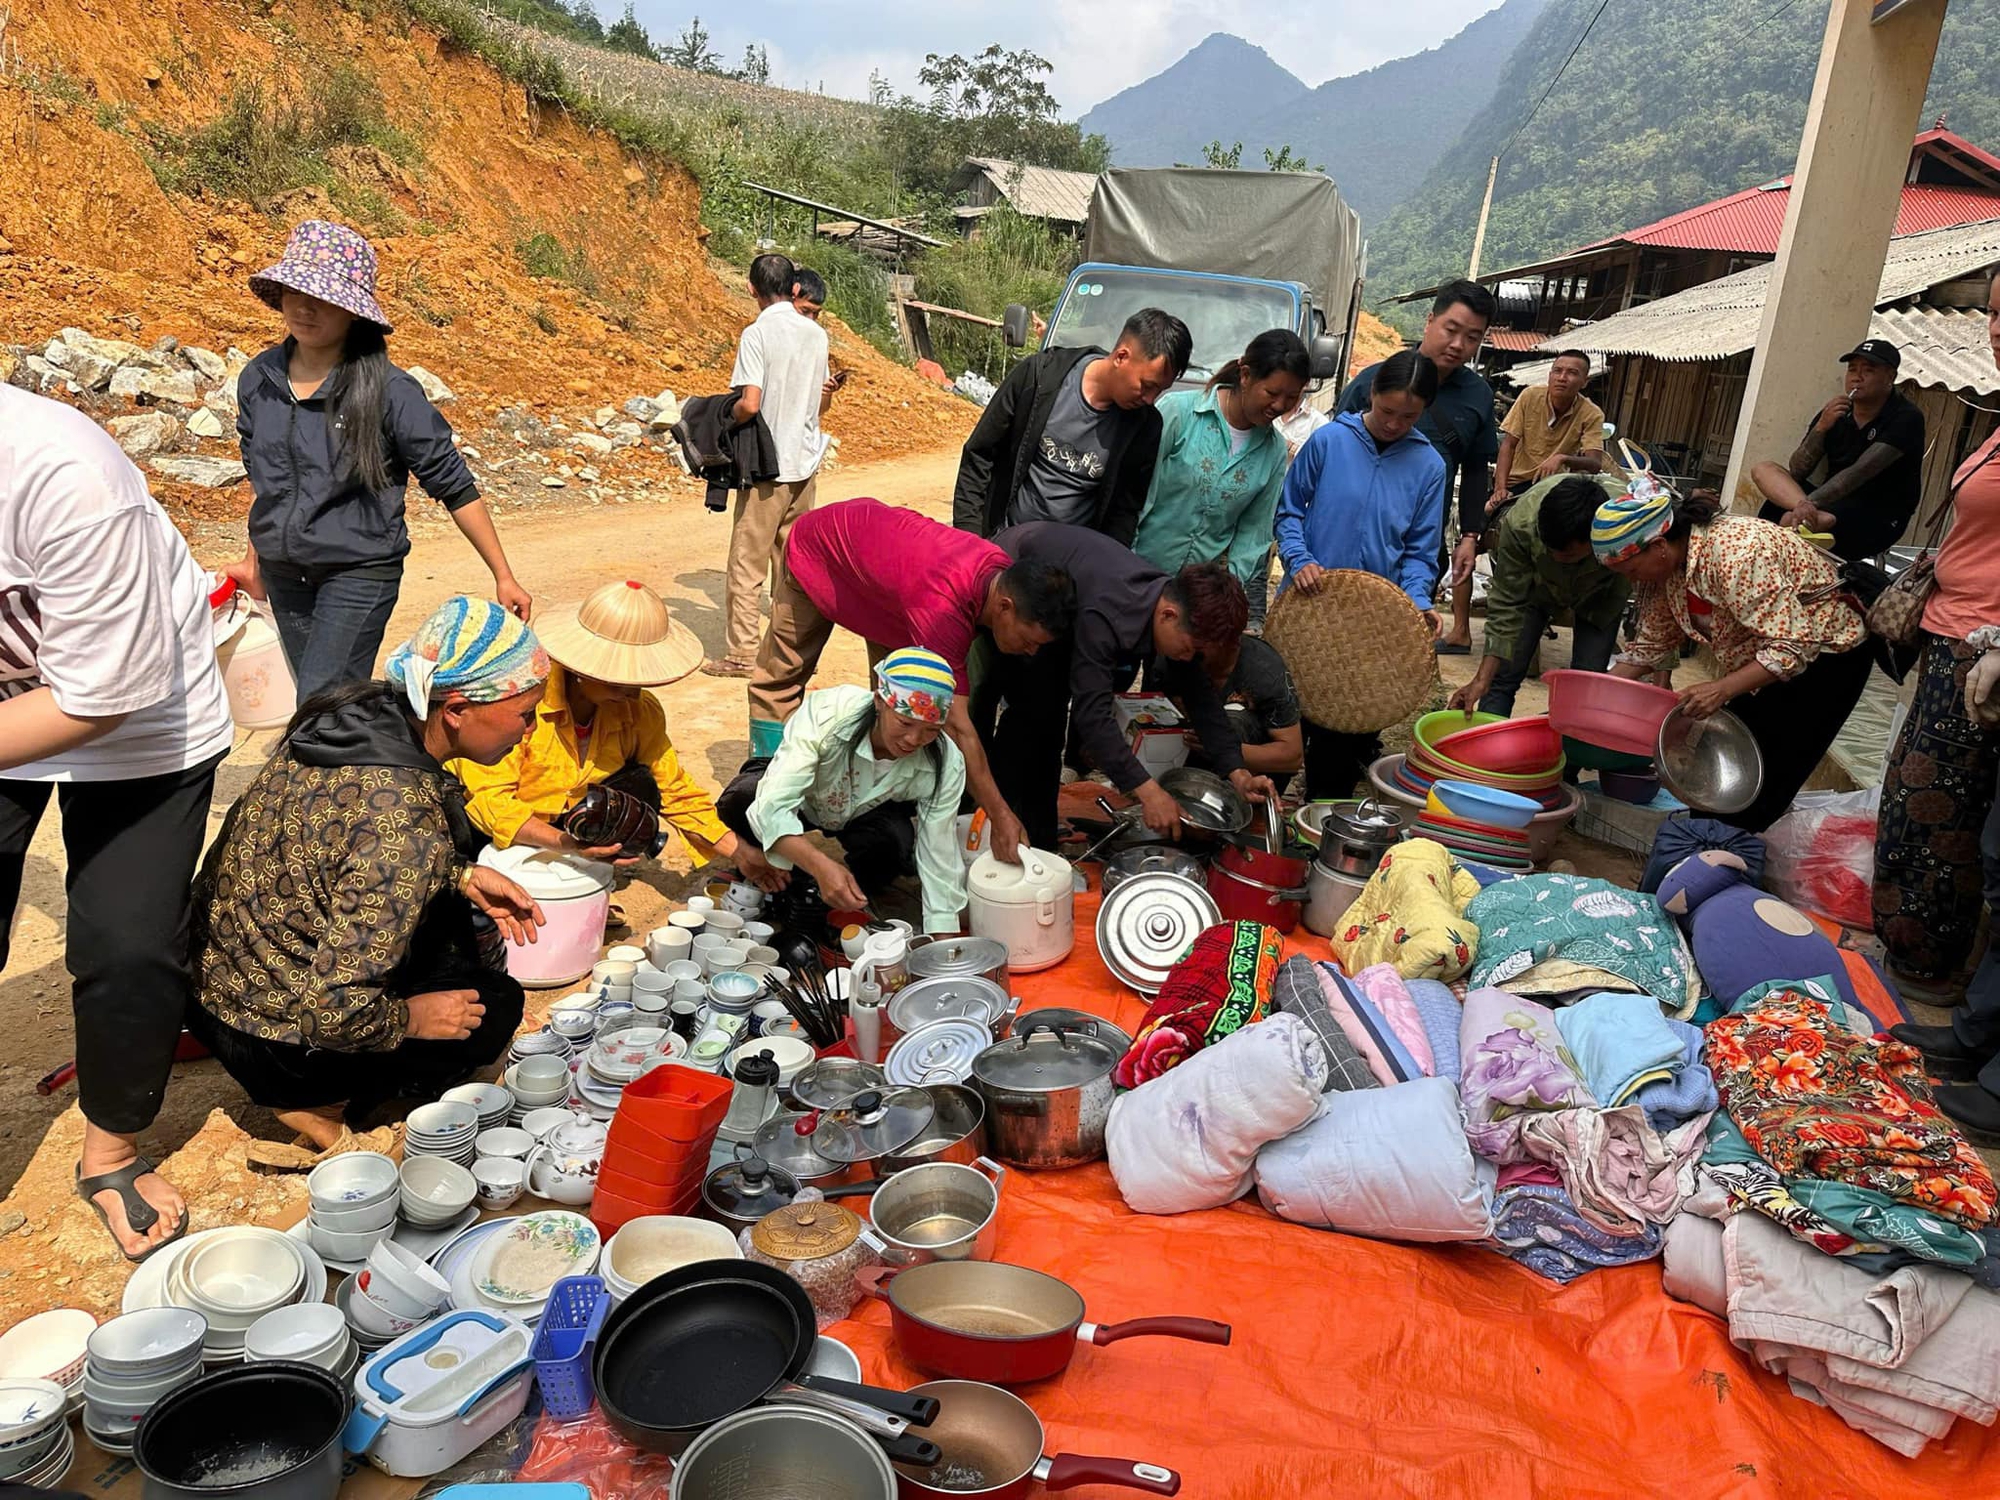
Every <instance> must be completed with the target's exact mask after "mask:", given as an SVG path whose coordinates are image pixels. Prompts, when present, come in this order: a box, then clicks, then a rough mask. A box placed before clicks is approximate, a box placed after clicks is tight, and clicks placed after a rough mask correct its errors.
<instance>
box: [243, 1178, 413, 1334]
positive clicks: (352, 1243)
mask: <svg viewBox="0 0 2000 1500" xmlns="http://www.w3.org/2000/svg"><path fill="white" fill-rule="evenodd" d="M391 1206H392V1207H393V1206H394V1205H391ZM395 1232H396V1218H395V1215H394V1214H391V1215H390V1216H389V1222H388V1223H387V1224H383V1225H381V1226H379V1227H378V1228H375V1229H358V1230H354V1231H352V1232H348V1231H343V1230H338V1229H327V1228H325V1227H323V1226H322V1225H321V1224H320V1222H319V1220H317V1219H313V1220H310V1221H308V1223H307V1225H306V1235H307V1238H308V1239H310V1240H311V1241H312V1247H313V1249H315V1250H317V1251H318V1252H319V1253H320V1255H321V1256H323V1257H324V1258H326V1259H327V1260H331V1261H339V1262H341V1263H343V1264H352V1263H353V1262H355V1261H357V1260H366V1259H367V1258H368V1252H369V1251H370V1250H373V1249H374V1248H375V1247H376V1246H377V1245H379V1244H381V1243H382V1241H384V1240H386V1239H387V1238H389V1236H390V1235H392V1234H394V1233H395ZM321 1305H324V1304H321ZM281 1310H283V1309H281ZM267 1316H268V1314H267Z"/></svg>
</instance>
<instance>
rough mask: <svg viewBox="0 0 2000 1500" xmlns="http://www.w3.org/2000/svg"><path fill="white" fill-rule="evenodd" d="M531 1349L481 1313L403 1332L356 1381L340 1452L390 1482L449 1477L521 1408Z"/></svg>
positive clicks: (530, 1379)
mask: <svg viewBox="0 0 2000 1500" xmlns="http://www.w3.org/2000/svg"><path fill="white" fill-rule="evenodd" d="M534 1341H535V1336H534V1334H533V1333H532V1332H530V1331H529V1329H528V1327H527V1325H526V1324H523V1323H517V1322H515V1321H514V1320H513V1319H512V1318H503V1317H499V1316H497V1315H495V1314H493V1313H488V1312H456V1313H451V1314H449V1315H448V1316H446V1317H443V1318H440V1319H438V1320H437V1321H436V1322H435V1323H427V1324H425V1325H424V1326H423V1327H421V1328H413V1329H411V1330H410V1331H409V1332H408V1333H406V1334H404V1335H403V1336H402V1337H401V1338H399V1339H397V1340H396V1341H395V1342H394V1343H393V1344H390V1345H388V1346H387V1347H386V1348H384V1349H381V1350H379V1351H377V1352H376V1353H375V1354H374V1355H372V1356H371V1357H370V1358H369V1359H368V1360H367V1361H366V1362H365V1363H364V1364H363V1365H362V1366H361V1368H360V1369H359V1370H357V1371H355V1373H354V1397H355V1402H354V1415H353V1416H351V1417H349V1418H348V1421H347V1430H346V1432H345V1434H344V1435H343V1438H342V1441H343V1443H344V1445H345V1446H346V1448H347V1451H348V1452H350V1453H358V1454H361V1455H363V1456H364V1457H366V1458H367V1460H368V1461H369V1462H370V1463H371V1464H373V1465H375V1467H376V1468H378V1469H380V1470H382V1471H383V1472H384V1473H385V1474H391V1475H394V1476H395V1477H396V1478H398V1479H424V1478H428V1477H429V1476H430V1475H432V1474H436V1473H439V1472H441V1471H442V1470H445V1469H448V1468H450V1467H451V1466H452V1465H453V1464H455V1463H457V1462H458V1461H459V1460H460V1459H462V1458H464V1457H465V1456H466V1455H467V1454H468V1453H470V1452H472V1450H473V1449H475V1448H477V1447H478V1446H479V1445H480V1444H481V1443H483V1442H485V1441H486V1440H487V1439H488V1438H490V1437H492V1436H493V1435H494V1434H495V1433H496V1432H498V1431H499V1430H500V1429H501V1428H503V1427H505V1426H506V1425H507V1424H508V1423H509V1422H511V1421H513V1420H514V1418H516V1417H518V1416H519V1415H520V1414H521V1410H522V1408H523V1407H525V1406H526V1405H527V1404H528V1390H529V1387H530V1386H531V1385H533V1383H534V1378H535V1365H534V1360H533V1358H532V1350H533V1347H534Z"/></svg>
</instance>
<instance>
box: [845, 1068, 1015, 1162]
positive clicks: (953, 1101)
mask: <svg viewBox="0 0 2000 1500" xmlns="http://www.w3.org/2000/svg"><path fill="white" fill-rule="evenodd" d="M926 1092H927V1093H929V1094H930V1096H931V1100H932V1103H933V1106H934V1107H933V1109H932V1111H931V1123H930V1124H929V1126H927V1127H926V1128H925V1130H924V1133H923V1134H922V1135H920V1136H918V1137H917V1139H915V1140H914V1141H912V1142H910V1144H909V1145H907V1146H905V1147H904V1148H903V1149H902V1150H900V1151H891V1152H890V1153H889V1154H888V1155H886V1156H878V1157H876V1158H875V1160H873V1161H871V1162H870V1163H869V1164H868V1169H869V1171H870V1172H871V1173H872V1174H873V1175H874V1176H876V1177H878V1178H882V1177H893V1176H895V1175H896V1174H897V1173H898V1172H907V1171H909V1170H910V1169H911V1168H912V1167H922V1166H928V1165H930V1164H931V1163H933V1162H950V1163H952V1164H953V1165H954V1166H960V1167H969V1166H971V1165H972V1164H973V1163H974V1162H976V1161H978V1160H979V1158H980V1157H982V1156H984V1155H985V1154H986V1101H985V1100H984V1099H982V1098H981V1097H980V1096H979V1091H978V1090H977V1089H973V1088H967V1087H966V1086H965V1085H964V1084H962V1083H933V1084H930V1085H928V1086H927V1088H926Z"/></svg>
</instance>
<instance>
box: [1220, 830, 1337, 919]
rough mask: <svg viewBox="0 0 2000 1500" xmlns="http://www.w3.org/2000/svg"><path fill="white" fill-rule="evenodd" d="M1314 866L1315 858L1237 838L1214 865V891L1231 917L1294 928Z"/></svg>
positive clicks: (1223, 849) (1225, 914) (1226, 845)
mask: <svg viewBox="0 0 2000 1500" xmlns="http://www.w3.org/2000/svg"><path fill="white" fill-rule="evenodd" d="M1240 837H1242V836H1239V838H1240ZM1311 868H1312V860H1311V859H1309V858H1302V857H1300V856H1297V855H1291V854H1273V853H1272V852H1271V851H1270V850H1268V849H1264V848H1260V847H1258V846H1257V845H1256V844H1254V843H1251V842H1248V841H1244V842H1231V843H1228V844H1225V845H1224V846H1223V848H1222V852H1221V853H1220V854H1218V855H1216V857H1215V860H1214V862H1213V863H1212V864H1210V865H1209V867H1208V893H1209V895H1211V896H1213V897H1214V898H1215V905H1216V908H1217V910H1219V911H1220V912H1221V913H1222V920H1223V921H1225V922H1262V923H1264V924H1265V925H1267V926H1270V927H1275V928H1277V929H1278V931H1280V932H1290V931H1291V930H1292V929H1293V928H1294V927H1297V926H1298V925H1299V913H1300V912H1301V911H1302V910H1304V902H1305V899H1306V876H1307V875H1308V873H1309V872H1310V871H1311Z"/></svg>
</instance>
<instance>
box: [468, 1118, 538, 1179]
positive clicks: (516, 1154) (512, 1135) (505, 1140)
mask: <svg viewBox="0 0 2000 1500" xmlns="http://www.w3.org/2000/svg"><path fill="white" fill-rule="evenodd" d="M472 1147H473V1150H475V1151H477V1152H478V1153H479V1155H480V1156H481V1157H485V1158H489V1159H490V1158H494V1157H502V1158H506V1159H509V1160H512V1161H526V1160H527V1159H528V1153H529V1152H530V1151H532V1150H534V1149H535V1138H534V1136H533V1135H532V1134H530V1133H529V1132H528V1131H526V1130H523V1129H521V1127H520V1126H518V1125H496V1126H495V1127H494V1128H493V1129H491V1130H482V1131H480V1132H479V1134H478V1135H476V1136H474V1137H473V1140H472ZM478 1175H479V1174H478V1173H476V1172H475V1173H473V1177H474V1178H475V1180H476V1179H477V1178H478Z"/></svg>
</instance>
